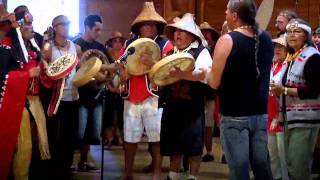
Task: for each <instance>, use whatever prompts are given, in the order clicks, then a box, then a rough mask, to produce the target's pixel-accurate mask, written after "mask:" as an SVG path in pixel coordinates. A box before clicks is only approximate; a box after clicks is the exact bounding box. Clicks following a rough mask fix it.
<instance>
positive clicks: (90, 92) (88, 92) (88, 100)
mask: <svg viewBox="0 0 320 180" xmlns="http://www.w3.org/2000/svg"><path fill="white" fill-rule="evenodd" d="M73 42H74V43H76V44H78V45H79V46H80V48H81V51H82V52H85V51H87V50H89V49H97V50H99V51H101V52H103V53H105V54H106V55H107V49H106V47H104V45H102V44H101V43H99V42H97V41H93V42H87V41H85V40H84V39H82V38H81V37H80V38H77V39H75V40H74V41H73ZM107 57H109V56H108V55H107ZM109 60H110V59H109ZM97 83H98V82H97V81H90V82H89V83H87V84H86V85H84V86H82V87H79V96H80V102H81V104H84V105H95V104H96V103H97V101H96V100H95V97H96V95H97V94H98V92H99V91H100V88H99V86H97Z"/></svg>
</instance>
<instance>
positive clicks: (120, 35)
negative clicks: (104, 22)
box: [106, 31, 126, 46]
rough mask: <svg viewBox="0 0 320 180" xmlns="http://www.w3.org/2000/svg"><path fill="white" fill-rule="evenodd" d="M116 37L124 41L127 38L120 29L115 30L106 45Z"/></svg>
mask: <svg viewBox="0 0 320 180" xmlns="http://www.w3.org/2000/svg"><path fill="white" fill-rule="evenodd" d="M115 38H120V39H121V40H122V41H123V42H124V41H125V39H126V38H124V37H123V36H122V33H121V32H119V31H114V32H112V33H111V37H110V38H109V39H108V40H107V42H106V45H108V46H110V45H111V41H112V40H113V39H115Z"/></svg>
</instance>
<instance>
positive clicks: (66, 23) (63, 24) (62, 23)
mask: <svg viewBox="0 0 320 180" xmlns="http://www.w3.org/2000/svg"><path fill="white" fill-rule="evenodd" d="M59 25H62V26H64V27H66V26H69V25H70V23H69V22H61V23H57V24H56V25H54V26H53V27H57V26H59Z"/></svg>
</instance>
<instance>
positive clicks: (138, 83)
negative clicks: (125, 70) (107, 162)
mask: <svg viewBox="0 0 320 180" xmlns="http://www.w3.org/2000/svg"><path fill="white" fill-rule="evenodd" d="M165 25H166V21H165V20H164V19H163V18H162V17H161V16H160V15H159V14H158V13H157V12H156V10H155V8H154V5H153V2H145V3H144V4H143V8H142V11H141V12H140V14H139V15H138V16H137V18H136V19H135V20H134V21H133V23H132V26H131V31H132V32H133V34H134V35H135V37H136V38H133V39H130V40H128V41H127V42H126V46H128V45H129V44H130V43H131V42H133V41H134V40H135V39H137V38H150V39H153V40H154V41H155V42H156V43H157V44H158V45H159V47H160V50H161V53H162V56H165V55H166V53H167V52H169V51H170V50H171V49H172V44H171V43H170V41H169V40H168V39H166V38H163V37H160V35H161V34H162V32H163V28H164V26H165ZM150 59H151V58H150V56H149V55H147V54H142V56H141V61H142V63H143V64H144V65H146V66H150V67H151V66H152V65H153V62H152V61H151V60H150ZM127 79H128V81H127V82H128V87H129V88H128V90H127V96H126V100H125V102H124V141H125V143H124V149H125V174H126V179H133V175H132V174H133V172H132V168H133V164H134V156H135V153H136V151H137V143H138V142H140V140H141V137H142V134H143V131H144V129H145V131H146V134H147V137H148V142H149V143H150V144H151V146H152V148H151V152H152V164H153V179H159V178H160V172H161V155H160V143H159V142H160V126H161V125H160V124H161V123H160V122H161V115H162V110H161V109H158V95H157V88H156V87H154V86H153V85H152V84H151V83H150V81H149V79H148V76H147V75H140V76H136V75H135V76H134V75H131V76H130V77H128V78H127Z"/></svg>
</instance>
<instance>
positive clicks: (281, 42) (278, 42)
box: [272, 36, 287, 47]
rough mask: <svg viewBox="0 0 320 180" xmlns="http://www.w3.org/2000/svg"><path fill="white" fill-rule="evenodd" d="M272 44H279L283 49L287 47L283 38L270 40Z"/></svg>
mask: <svg viewBox="0 0 320 180" xmlns="http://www.w3.org/2000/svg"><path fill="white" fill-rule="evenodd" d="M272 42H273V43H277V44H280V45H282V46H284V47H287V41H286V38H285V37H284V36H280V37H278V38H276V39H272Z"/></svg>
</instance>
